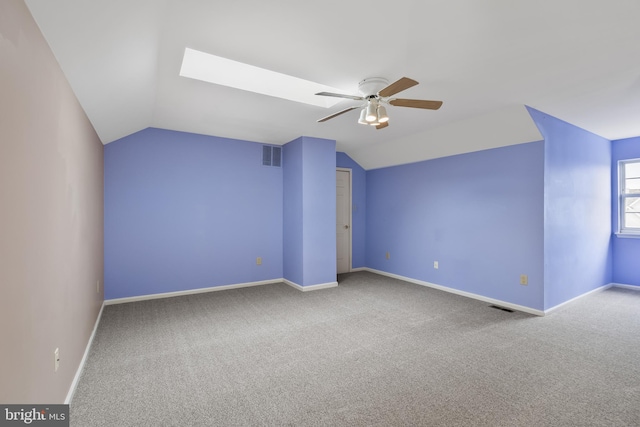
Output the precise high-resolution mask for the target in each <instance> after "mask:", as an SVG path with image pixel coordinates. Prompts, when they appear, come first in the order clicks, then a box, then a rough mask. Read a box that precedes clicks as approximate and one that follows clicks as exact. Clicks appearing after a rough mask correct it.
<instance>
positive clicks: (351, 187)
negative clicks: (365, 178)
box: [336, 168, 353, 273]
mask: <svg viewBox="0 0 640 427" xmlns="http://www.w3.org/2000/svg"><path fill="white" fill-rule="evenodd" d="M337 171H341V172H347V173H348V174H349V195H348V200H347V201H348V203H349V233H348V238H349V262H348V271H347V273H350V272H351V270H352V268H353V265H352V262H353V257H352V248H353V212H352V209H353V171H352V169H351V168H336V172H337ZM337 221H338V218H337V217H336V225H337ZM336 271H337V266H336Z"/></svg>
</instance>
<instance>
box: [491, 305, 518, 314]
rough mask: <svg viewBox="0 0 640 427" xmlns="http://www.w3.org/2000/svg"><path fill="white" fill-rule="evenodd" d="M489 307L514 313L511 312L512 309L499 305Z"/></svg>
mask: <svg viewBox="0 0 640 427" xmlns="http://www.w3.org/2000/svg"><path fill="white" fill-rule="evenodd" d="M489 307H491V308H495V309H496V310H502V311H506V312H507V313H513V310H511V309H510V308H504V307H500V306H498V305H490V306H489Z"/></svg>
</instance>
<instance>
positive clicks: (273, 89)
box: [180, 48, 345, 108]
mask: <svg viewBox="0 0 640 427" xmlns="http://www.w3.org/2000/svg"><path fill="white" fill-rule="evenodd" d="M180 75H181V76H182V77H189V78H191V79H196V80H202V81H205V82H209V83H215V84H218V85H223V86H229V87H233V88H236V89H242V90H246V91H250V92H255V93H260V94H263V95H269V96H275V97H277V98H283V99H288V100H290V101H295V102H302V103H304V104H310V105H316V106H318V107H324V108H329V107H332V106H334V105H335V104H337V103H338V102H340V101H341V99H340V98H331V97H326V96H316V95H315V93H318V92H337V93H345V92H344V91H343V90H340V89H336V88H333V87H329V86H325V85H321V84H319V83H314V82H310V81H308V80H304V79H300V78H297V77H292V76H289V75H286V74H282V73H277V72H275V71H270V70H265V69H264V68H260V67H255V66H253V65H248V64H244V63H242V62H237V61H232V60H230V59H226V58H221V57H219V56H215V55H211V54H208V53H205V52H200V51H197V50H194V49H190V48H186V49H185V50H184V58H183V59H182V67H181V68H180Z"/></svg>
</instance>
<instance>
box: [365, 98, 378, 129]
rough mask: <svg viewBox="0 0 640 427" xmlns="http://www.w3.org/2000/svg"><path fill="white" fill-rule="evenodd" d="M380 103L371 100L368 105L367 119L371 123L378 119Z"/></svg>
mask: <svg viewBox="0 0 640 427" xmlns="http://www.w3.org/2000/svg"><path fill="white" fill-rule="evenodd" d="M377 110H378V105H377V103H375V102H369V104H368V105H367V116H366V117H365V119H366V120H367V122H368V123H369V124H371V123H373V122H376V121H378V112H377Z"/></svg>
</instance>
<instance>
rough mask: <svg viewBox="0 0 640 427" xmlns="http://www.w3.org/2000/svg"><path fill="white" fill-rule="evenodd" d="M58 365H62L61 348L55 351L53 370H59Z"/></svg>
mask: <svg viewBox="0 0 640 427" xmlns="http://www.w3.org/2000/svg"><path fill="white" fill-rule="evenodd" d="M58 367H60V349H57V348H56V349H55V350H54V351H53V372H58Z"/></svg>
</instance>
